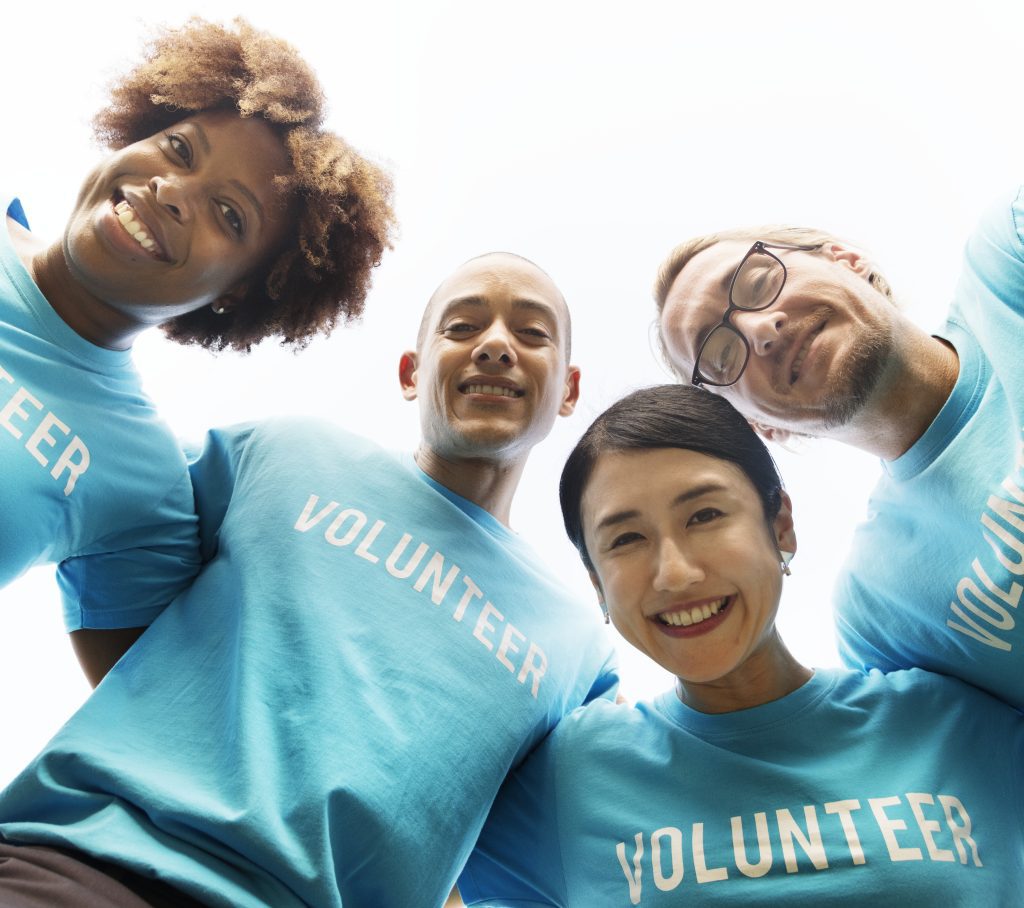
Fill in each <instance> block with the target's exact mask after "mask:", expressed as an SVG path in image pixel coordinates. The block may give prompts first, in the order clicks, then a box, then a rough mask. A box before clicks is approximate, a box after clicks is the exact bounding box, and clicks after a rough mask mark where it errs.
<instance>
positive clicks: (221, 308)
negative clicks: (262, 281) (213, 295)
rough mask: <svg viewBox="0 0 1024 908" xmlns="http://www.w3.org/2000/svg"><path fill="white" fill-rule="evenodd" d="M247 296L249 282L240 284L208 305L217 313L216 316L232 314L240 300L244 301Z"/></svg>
mask: <svg viewBox="0 0 1024 908" xmlns="http://www.w3.org/2000/svg"><path fill="white" fill-rule="evenodd" d="M248 295H249V282H248V281H242V283H240V284H238V285H236V286H234V287H232V288H231V289H230V290H228V291H226V292H225V293H222V294H221V295H220V296H218V297H217V299H215V300H214V301H213V302H212V303H210V308H211V309H212V310H213V311H214V312H215V313H217V315H224V314H225V313H228V312H232V311H233V310H235V309H237V308H238V307H239V305H240V304H241V303H242V300H244V299H245V298H246V296H248Z"/></svg>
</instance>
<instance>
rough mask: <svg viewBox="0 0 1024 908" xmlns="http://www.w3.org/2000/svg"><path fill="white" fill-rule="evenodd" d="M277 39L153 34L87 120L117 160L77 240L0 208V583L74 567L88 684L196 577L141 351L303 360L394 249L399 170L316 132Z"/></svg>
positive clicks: (313, 111)
mask: <svg viewBox="0 0 1024 908" xmlns="http://www.w3.org/2000/svg"><path fill="white" fill-rule="evenodd" d="M324 114H325V107H324V99H323V93H322V91H321V88H320V85H319V83H318V82H317V80H316V77H315V75H314V74H313V72H312V70H311V69H310V68H309V66H308V65H307V64H306V63H305V62H304V61H303V60H302V59H301V58H300V57H299V56H298V54H297V53H296V51H295V50H294V49H293V48H292V47H290V46H289V45H288V44H286V43H285V42H283V41H281V40H278V39H276V38H273V37H271V36H269V35H267V34H265V33H263V32H259V31H257V30H255V29H253V28H251V27H250V26H249V25H247V24H246V23H244V22H242V21H240V20H239V21H237V22H236V23H235V24H234V26H230V27H225V26H221V25H216V24H212V23H208V22H204V21H202V20H198V19H194V20H191V21H190V22H188V23H187V24H186V25H185V26H183V27H182V28H179V29H175V30H167V31H164V32H161V33H159V34H158V35H157V36H156V37H155V38H154V40H153V41H152V42H151V43H150V44H149V46H148V47H147V48H146V51H145V54H144V59H143V61H142V63H140V64H139V65H138V66H137V67H136V68H135V69H134V70H132V71H131V72H130V73H128V74H127V75H125V76H124V77H122V78H121V79H119V80H118V81H117V82H116V83H115V84H114V86H113V87H112V90H111V94H110V99H109V104H108V105H107V107H106V108H105V109H104V110H102V111H101V112H100V113H99V114H98V115H97V117H96V119H95V121H94V126H95V130H96V134H97V136H98V138H99V139H100V140H102V141H103V142H104V143H105V144H106V145H107V147H108V148H109V149H111V153H110V155H109V156H108V157H107V158H106V159H105V160H103V161H102V162H101V163H100V164H99V166H98V167H96V169H95V170H94V171H93V172H92V173H91V174H90V175H89V176H88V177H87V178H86V180H85V181H84V183H83V185H82V189H81V191H80V193H79V196H78V199H77V201H76V202H75V204H74V208H73V210H72V213H71V216H70V219H69V220H68V223H67V227H66V229H65V231H64V233H63V236H61V237H60V238H58V239H56V240H54V241H45V240H43V239H40V238H39V237H37V236H36V235H35V234H33V233H32V232H31V231H30V230H29V226H28V219H27V217H26V215H25V211H24V209H23V207H22V205H21V203H20V201H19V200H18V199H16V198H14V197H12V196H6V197H3V198H2V199H0V201H2V202H3V210H4V211H5V212H6V215H7V217H6V219H5V224H6V230H4V231H0V426H2V427H3V429H4V430H5V431H0V472H2V473H3V476H4V482H3V483H2V485H0V512H2V513H3V514H4V515H5V516H4V520H3V522H2V525H0V585H3V584H6V583H8V582H9V581H11V580H13V579H14V578H15V577H17V576H18V575H19V574H21V573H22V572H24V571H25V570H27V569H28V568H29V567H31V566H32V565H35V564H40V563H45V562H60V568H59V580H60V584H61V588H62V592H63V595H64V607H65V623H66V625H67V628H68V630H69V631H72V632H73V638H72V639H73V642H74V643H75V647H76V650H77V651H78V653H79V657H80V659H82V661H83V666H84V668H85V669H86V674H87V675H88V676H89V678H90V680H92V681H93V683H95V682H96V681H97V680H98V679H99V678H100V677H102V675H103V673H104V672H105V670H106V669H107V668H108V667H109V665H110V664H111V662H112V660H113V659H114V658H116V656H117V655H118V654H119V653H120V652H121V651H122V650H123V649H124V647H125V646H126V645H127V644H128V643H129V642H130V641H131V640H132V639H134V637H136V636H137V635H138V634H139V633H140V628H141V627H142V626H144V625H148V624H149V623H150V622H151V621H152V620H153V619H154V618H155V617H156V615H157V614H158V613H159V612H160V610H161V609H162V608H163V607H164V606H165V605H166V603H167V602H168V601H169V600H170V598H173V596H174V595H175V594H176V593H177V592H178V591H180V590H181V589H182V588H183V587H185V586H186V585H187V584H188V583H189V582H190V581H191V580H192V578H193V577H194V576H195V573H196V571H197V570H198V566H199V556H198V542H197V538H196V524H195V516H194V513H193V501H192V491H191V488H190V485H189V481H188V476H187V472H186V465H185V460H184V457H183V455H182V454H181V453H180V451H179V450H178V446H177V444H176V442H175V440H174V438H173V437H172V435H171V434H170V432H169V431H168V429H167V428H166V427H165V426H164V425H163V423H162V422H161V421H160V420H159V418H158V417H157V415H156V412H155V410H154V408H153V405H152V404H151V403H150V401H149V400H148V399H147V398H146V396H145V395H144V393H143V392H142V390H141V386H140V382H139V378H138V375H137V373H136V372H135V370H134V367H133V366H132V364H131V358H130V348H131V346H132V343H133V341H134V340H135V338H136V336H137V335H138V334H139V333H140V332H141V331H143V330H145V329H146V328H149V327H151V326H155V325H160V326H162V327H163V329H164V331H165V332H166V333H167V334H168V336H169V337H171V338H172V339H173V340H175V341H178V342H181V343H195V344H200V345H202V346H204V347H207V348H210V349H214V350H219V349H223V348H225V347H232V348H234V349H238V350H249V349H250V348H251V346H252V345H253V344H255V343H258V342H259V341H260V340H262V339H263V338H266V337H279V338H281V340H282V342H283V343H286V344H292V345H295V346H298V347H301V346H303V345H304V344H306V343H307V342H308V341H309V340H310V338H312V337H313V336H314V335H315V334H317V333H327V332H329V331H330V330H331V328H333V327H334V325H335V324H336V323H337V322H338V321H339V320H341V321H345V320H347V319H349V318H351V317H353V316H355V315H358V314H359V313H360V311H361V310H362V306H363V302H364V299H365V297H366V293H367V290H368V288H369V283H370V271H371V269H372V267H373V266H374V265H375V264H376V263H377V262H378V261H379V259H380V256H381V254H382V253H383V251H384V250H385V249H386V248H388V246H389V245H390V235H391V231H392V226H393V222H394V218H393V214H392V209H391V203H390V196H391V186H390V181H389V179H388V177H387V176H386V175H385V174H384V173H383V172H382V171H381V170H380V169H379V168H378V167H376V166H375V165H374V164H372V163H370V162H368V161H366V160H365V159H364V158H362V157H361V156H360V155H358V154H357V153H356V152H355V151H354V150H353V149H352V148H351V147H350V146H349V145H348V144H347V143H346V142H345V141H344V140H343V139H341V138H340V137H339V136H336V135H334V134H333V133H331V132H329V131H327V130H325V129H324V128H323V120H324Z"/></svg>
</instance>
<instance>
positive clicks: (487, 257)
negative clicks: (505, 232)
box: [416, 252, 572, 360]
mask: <svg viewBox="0 0 1024 908" xmlns="http://www.w3.org/2000/svg"><path fill="white" fill-rule="evenodd" d="M503 262H504V263H505V264H513V265H514V266H515V267H519V268H521V267H523V266H524V265H525V266H527V267H529V268H530V269H532V270H533V271H536V272H537V273H538V274H539V275H541V276H542V277H543V278H544V280H545V281H546V282H547V283H548V284H550V286H551V289H553V290H554V294H553V295H554V298H555V299H556V300H557V301H558V303H559V304H560V307H561V311H562V314H564V315H565V326H566V331H565V337H564V342H565V357H566V359H567V360H568V359H569V357H570V352H571V348H572V322H571V319H570V316H569V306H568V304H567V303H566V302H565V297H564V296H563V295H562V291H561V290H559V289H558V286H557V285H556V284H555V282H554V281H553V280H552V279H551V275H549V274H548V273H547V272H546V271H545V270H544V269H543V268H541V267H540V266H539V265H538V264H537V263H536V262H532V261H530V259H528V258H526V256H522V255H518V254H517V253H515V252H485V253H483V254H482V255H475V256H473V258H471V259H468V260H467V261H465V262H463V263H462V264H461V265H459V267H458V268H456V269H455V270H454V271H453V272H452V273H451V274H449V275H448V277H446V278H445V279H444V280H443V281H441V283H440V284H438V286H437V289H436V290H434V292H433V293H432V294H431V295H430V299H429V300H427V305H426V308H425V309H424V310H423V317H422V318H421V319H420V327H419V331H418V332H417V333H416V349H417V350H420V349H422V347H423V341H424V339H425V338H426V335H427V329H428V326H429V325H430V321H431V318H432V316H433V313H434V308H435V304H436V303H437V302H438V300H440V299H442V298H443V297H444V295H445V290H446V289H447V288H448V287H449V286H450V285H451V284H452V283H453V282H454V281H455V280H456V279H457V278H459V277H460V276H461V275H462V274H463V272H465V271H467V270H470V269H473V270H476V269H481V270H486V269H487V268H488V267H493V268H495V269H499V268H501V267H502V264H503Z"/></svg>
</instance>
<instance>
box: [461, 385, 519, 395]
mask: <svg viewBox="0 0 1024 908" xmlns="http://www.w3.org/2000/svg"><path fill="white" fill-rule="evenodd" d="M465 393H466V394H497V395H499V396H500V397H518V396H519V394H518V393H517V392H516V391H514V390H512V388H503V387H501V386H500V385H466V392H465Z"/></svg>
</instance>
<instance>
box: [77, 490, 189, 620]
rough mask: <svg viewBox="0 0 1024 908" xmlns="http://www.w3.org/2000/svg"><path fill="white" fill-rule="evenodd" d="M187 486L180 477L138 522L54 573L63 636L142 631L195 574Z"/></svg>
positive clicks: (107, 537)
mask: <svg viewBox="0 0 1024 908" xmlns="http://www.w3.org/2000/svg"><path fill="white" fill-rule="evenodd" d="M199 565H200V560H199V537H198V533H197V523H196V514H195V505H194V502H193V498H192V485H191V483H190V481H189V477H188V474H187V473H184V472H183V473H182V474H181V476H180V477H179V478H178V480H177V481H176V482H175V483H174V485H173V486H172V487H171V489H170V490H169V491H168V492H167V494H166V495H165V496H164V497H163V498H162V499H161V500H160V502H159V503H158V504H157V505H156V507H155V508H153V509H152V510H151V511H150V512H149V514H147V515H146V516H145V517H144V518H143V519H142V520H137V521H135V522H134V523H133V524H132V525H131V526H128V527H126V528H125V529H123V530H119V531H117V532H116V533H113V534H110V535H108V536H106V537H105V538H103V539H101V540H99V541H98V542H97V543H95V544H93V545H92V546H91V547H90V550H89V551H88V552H85V553H82V554H81V555H77V556H75V557H72V558H68V559H66V560H65V561H63V562H61V564H60V565H59V566H58V568H57V583H58V585H59V586H60V591H61V598H62V602H63V609H64V624H65V627H66V628H67V630H68V631H76V630H80V629H82V628H97V629H111V628H122V627H144V626H146V625H149V624H151V623H152V622H153V621H154V619H155V618H156V617H157V615H159V614H160V612H161V611H163V609H164V608H165V607H166V606H167V604H168V603H169V602H170V601H171V600H172V599H174V597H175V596H177V595H178V593H180V592H181V591H182V590H184V589H185V588H186V587H187V586H188V585H189V584H190V583H191V582H192V580H193V578H195V576H196V574H197V573H198V572H199Z"/></svg>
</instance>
